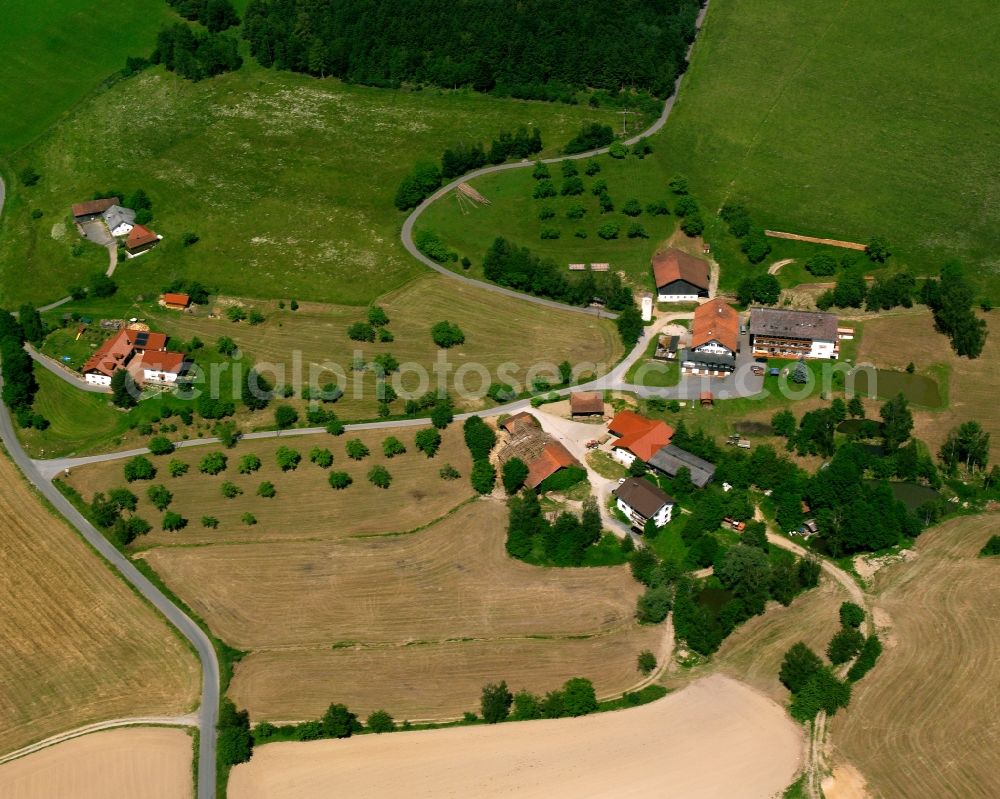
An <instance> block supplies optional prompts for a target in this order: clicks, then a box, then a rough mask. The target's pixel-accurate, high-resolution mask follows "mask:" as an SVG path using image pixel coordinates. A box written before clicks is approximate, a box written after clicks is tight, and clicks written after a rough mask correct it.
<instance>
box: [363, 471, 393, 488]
mask: <svg viewBox="0 0 1000 799" xmlns="http://www.w3.org/2000/svg"><path fill="white" fill-rule="evenodd" d="M368 482H370V483H371V484H372V485H373V486H375V487H376V488H388V487H389V486H390V485H391V484H392V475H391V474H389V470H388V469H386V468H385V467H384V466H372V468H371V469H369V470H368Z"/></svg>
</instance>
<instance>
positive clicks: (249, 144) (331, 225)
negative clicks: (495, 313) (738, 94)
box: [0, 62, 614, 305]
mask: <svg viewBox="0 0 1000 799" xmlns="http://www.w3.org/2000/svg"><path fill="white" fill-rule="evenodd" d="M613 119H614V112H613V111H610V110H595V109H590V108H587V107H582V106H568V105H562V104H555V103H539V102H526V101H518V100H499V99H496V98H492V97H487V96H483V95H479V94H475V93H473V92H447V91H439V90H436V89H425V90H423V91H391V90H384V89H374V88H367V87H360V86H348V85H344V84H342V83H340V82H338V81H335V80H329V79H328V80H318V79H314V78H310V77H307V76H303V75H297V74H292V73H282V72H273V71H266V70H263V69H261V68H259V67H256V66H255V65H254V64H252V63H249V62H248V63H247V64H245V65H244V67H243V69H242V70H240V71H238V72H235V73H231V74H227V75H223V76H220V77H218V78H214V79H211V80H205V81H202V82H200V83H190V82H188V81H185V80H181V79H179V78H177V77H176V76H174V75H172V74H169V73H166V72H164V71H163V70H162V69H159V68H155V69H150V70H147V71H146V72H143V73H141V74H140V75H138V76H135V77H133V78H130V79H128V80H122V81H119V82H117V83H116V84H115V85H114V86H112V87H111V88H110V89H109V90H107V91H104V92H101V93H99V94H97V95H96V96H95V97H94V98H93V99H91V100H89V101H88V102H86V103H85V104H83V105H82V106H80V107H79V108H78V109H77V110H76V111H74V112H73V113H72V114H71V115H70V116H69V117H68V118H67V119H66V120H64V121H62V122H60V123H59V124H58V125H56V126H55V127H54V128H52V130H51V131H50V132H49V133H48V134H46V135H45V136H44V137H43V138H42V139H40V140H39V141H38V142H37V143H36V144H34V145H32V146H31V147H30V148H28V149H27V150H26V151H23V152H20V153H18V154H17V157H16V158H14V159H13V161H14V164H13V166H14V167H15V168H16V169H20V168H21V167H23V166H24V165H27V164H31V165H33V166H34V167H35V168H36V169H37V170H38V172H40V173H41V174H42V180H41V182H40V183H39V184H38V185H37V186H35V187H33V188H28V189H25V188H23V187H20V186H18V187H17V190H16V191H15V192H13V196H12V197H11V202H10V206H9V208H8V211H9V215H8V213H7V211H5V213H4V221H3V229H2V232H0V302H2V303H4V304H12V303H17V302H21V301H31V302H36V303H42V302H45V301H51V300H54V299H56V298H58V297H61V296H63V295H64V294H65V293H66V288H67V287H68V286H70V285H73V284H75V283H82V282H86V278H87V277H88V276H89V275H90V274H92V273H93V272H94V271H96V270H97V269H99V268H100V266H101V264H103V263H105V262H106V254H105V253H104V252H103V251H102V250H99V249H98V248H97V247H95V246H93V245H88V246H87V247H86V248H85V252H84V253H83V254H80V255H77V256H76V257H74V256H73V255H72V252H71V250H72V245H73V244H74V243H75V242H76V241H77V240H78V239H77V236H76V234H75V231H74V229H73V226H72V224H71V223H70V220H69V206H70V205H71V203H73V202H75V201H78V200H81V199H88V198H89V197H90V196H91V195H92V194H93V193H94V192H95V190H101V189H110V188H115V189H119V190H121V191H123V192H126V193H128V192H131V191H133V190H134V189H135V188H137V187H142V188H143V189H145V191H146V192H147V193H148V194H149V196H150V197H151V198H152V201H153V206H154V208H153V210H154V214H155V216H154V219H153V221H152V222H151V223H150V227H151V228H152V229H153V230H155V231H156V232H157V233H160V234H162V235H163V236H164V241H163V243H162V244H161V245H160V246H159V247H157V248H156V249H154V250H153V251H151V252H150V253H148V254H146V255H143V256H142V257H141V258H139V259H137V260H135V261H130V262H126V263H124V264H123V265H122V266H121V267H120V268H119V270H118V272H117V273H116V275H115V279H116V281H118V282H119V285H120V287H121V289H122V290H123V291H125V292H127V293H128V295H129V296H136V295H138V294H143V293H147V294H148V293H149V292H152V291H158V290H159V289H160V288H161V287H162V285H163V284H165V283H166V282H167V281H169V280H170V279H172V278H175V277H180V278H189V279H195V280H200V281H202V282H203V283H205V284H207V285H209V286H213V287H217V288H218V289H219V290H220V292H222V293H227V294H236V295H241V296H250V297H261V298H278V297H285V298H290V297H295V298H297V299H300V300H301V299H310V300H318V301H325V302H335V303H341V304H354V305H359V304H366V303H368V302H370V301H371V300H373V299H374V298H375V297H377V296H379V295H381V294H384V293H385V292H387V291H389V290H391V289H393V288H396V287H398V286H400V285H402V284H403V283H405V282H406V281H407V280H409V279H411V278H413V277H414V276H416V275H418V274H420V273H422V272H423V271H424V267H423V266H421V265H420V264H419V263H417V262H416V261H415V260H414V259H413V258H411V257H410V256H409V255H408V254H407V253H406V251H405V250H404V249H403V248H402V245H401V244H400V243H399V227H400V225H401V223H402V220H403V217H404V215H403V214H401V213H400V212H399V211H397V210H396V209H395V207H394V206H393V202H392V200H393V195H394V194H395V191H396V187H397V185H398V183H399V181H400V179H401V178H402V177H403V175H404V174H405V173H406V172H408V171H409V170H410V169H411V168H412V166H413V163H414V161H415V160H416V159H418V158H419V159H432V160H436V159H437V158H439V157H440V154H441V152H442V151H443V150H444V149H445V147H447V146H448V145H450V144H452V143H455V142H458V141H463V140H473V141H474V140H480V141H484V142H487V143H488V142H489V141H490V139H492V138H493V137H494V136H496V135H497V133H498V132H499V131H500V130H501V129H502V128H506V129H513V128H515V127H517V126H518V125H522V124H523V125H535V126H537V127H539V128H540V130H541V131H542V135H543V139H544V143H545V146H546V153H547V154H553V153H555V152H556V151H557V150H558V148H560V147H561V146H562V145H563V144H565V143H566V142H567V141H568V140H569V139H570V138H571V137H572V135H573V134H574V133H575V132H576V131H577V130H578V129H579V128H580V126H581V125H582V124H583V123H584V122H586V121H591V120H598V121H601V122H608V123H610V122H612V121H613ZM35 209H37V210H39V211H41V212H42V216H41V218H37V219H33V218H32V211H33V210H35ZM186 232H193V233H196V234H197V235H198V236H199V237H200V241H199V242H198V243H197V244H195V245H194V246H191V247H185V246H183V244H182V241H181V238H182V236H183V234H184V233H186ZM25 269H30V270H31V271H32V273H33V274H34V275H35V277H36V279H34V280H31V281H24V280H23V279H22V276H23V274H24V270H25Z"/></svg>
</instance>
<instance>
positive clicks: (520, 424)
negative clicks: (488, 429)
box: [500, 411, 539, 434]
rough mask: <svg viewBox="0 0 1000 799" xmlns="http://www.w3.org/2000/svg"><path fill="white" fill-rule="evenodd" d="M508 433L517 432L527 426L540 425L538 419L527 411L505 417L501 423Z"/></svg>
mask: <svg viewBox="0 0 1000 799" xmlns="http://www.w3.org/2000/svg"><path fill="white" fill-rule="evenodd" d="M500 426H501V427H502V428H503V429H504V430H506V431H507V432H508V433H511V434H513V433H515V432H517V431H518V430H521V429H522V428H525V427H538V426H539V424H538V420H537V419H536V418H535V417H534V416H532V415H531V414H530V413H528V412H527V411H521V412H520V413H515V414H514V415H513V416H511V417H510V418H509V419H505V420H504V422H503V424H501V425H500Z"/></svg>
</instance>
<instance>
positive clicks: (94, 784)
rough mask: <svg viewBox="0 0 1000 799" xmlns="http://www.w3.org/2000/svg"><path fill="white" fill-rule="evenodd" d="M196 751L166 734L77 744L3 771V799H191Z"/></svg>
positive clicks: (130, 732) (136, 733)
mask: <svg viewBox="0 0 1000 799" xmlns="http://www.w3.org/2000/svg"><path fill="white" fill-rule="evenodd" d="M191 746H192V743H191V736H189V735H188V734H187V733H186V732H184V731H183V730H172V729H164V728H129V729H121V730H110V731H108V732H98V733H94V734H93V735H87V736H85V737H83V738H75V739H74V740H72V741H67V742H66V743H62V744H57V745H56V746H53V747H50V748H48V749H44V750H42V751H41V752H36V753H35V754H32V755H28V756H27V757H23V758H21V759H20V760H15V761H13V762H11V763H7V764H6V765H4V766H0V799H69V797H72V799H126V797H142V799H190V797H191V796H192V795H193V793H194V786H193V785H192V780H191Z"/></svg>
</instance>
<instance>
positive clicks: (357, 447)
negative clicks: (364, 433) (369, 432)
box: [346, 438, 371, 461]
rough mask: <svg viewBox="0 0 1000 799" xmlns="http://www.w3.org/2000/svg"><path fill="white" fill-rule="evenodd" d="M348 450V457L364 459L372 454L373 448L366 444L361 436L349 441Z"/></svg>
mask: <svg viewBox="0 0 1000 799" xmlns="http://www.w3.org/2000/svg"><path fill="white" fill-rule="evenodd" d="M346 450H347V457H348V458H350V459H351V460H354V461H360V460H363V459H364V458H367V457H368V455H369V454H371V450H369V449H368V447H366V446H365V443H364V442H363V441H362V440H361V439H360V438H352V439H351V440H350V441H348V442H347V446H346Z"/></svg>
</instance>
